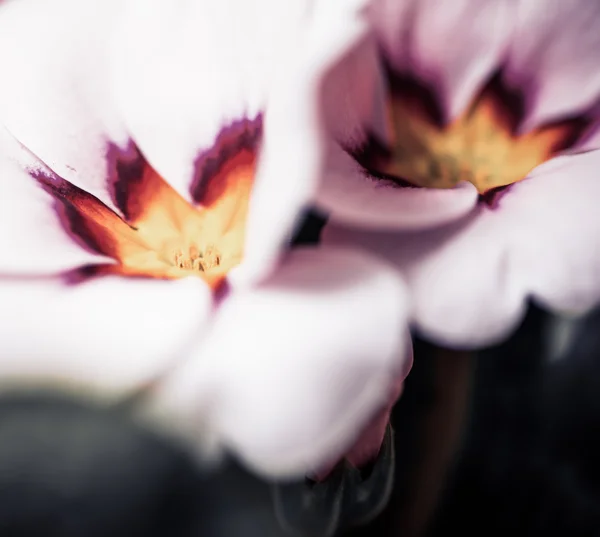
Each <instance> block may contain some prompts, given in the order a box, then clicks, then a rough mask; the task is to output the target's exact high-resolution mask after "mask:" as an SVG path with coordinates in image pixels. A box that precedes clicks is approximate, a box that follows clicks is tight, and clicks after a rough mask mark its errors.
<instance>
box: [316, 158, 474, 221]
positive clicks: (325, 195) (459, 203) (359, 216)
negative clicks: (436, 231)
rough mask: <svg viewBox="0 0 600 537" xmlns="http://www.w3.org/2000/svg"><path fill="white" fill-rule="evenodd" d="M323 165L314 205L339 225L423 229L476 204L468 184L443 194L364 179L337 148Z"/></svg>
mask: <svg viewBox="0 0 600 537" xmlns="http://www.w3.org/2000/svg"><path fill="white" fill-rule="evenodd" d="M329 159H330V160H329V163H328V167H327V168H326V170H325V176H324V178H323V182H322V185H321V188H320V190H319V192H318V195H317V203H318V205H319V206H320V207H321V208H322V209H324V210H325V211H327V212H328V213H330V214H331V221H332V222H337V223H339V224H341V225H348V226H360V227H363V228H366V229H373V230H377V229H426V228H429V227H435V226H439V225H441V224H446V223H448V222H452V221H454V220H457V219H458V218H461V217H462V216H464V215H466V214H468V213H469V212H470V211H471V210H473V208H474V207H475V205H476V204H477V200H478V193H477V189H476V188H475V187H474V186H473V185H472V184H471V183H462V184H460V185H458V186H457V187H455V188H452V189H448V190H442V189H430V188H410V187H402V186H397V185H394V184H392V183H391V182H389V181H384V180H381V179H377V178H374V177H371V176H369V175H368V174H367V173H366V171H364V170H362V169H361V167H360V165H359V164H357V162H356V161H355V160H354V157H352V156H350V155H349V154H348V153H346V152H345V151H342V150H341V149H340V148H338V149H337V151H336V152H335V154H334V153H333V151H332V153H330V156H329Z"/></svg>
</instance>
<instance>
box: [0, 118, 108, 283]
mask: <svg viewBox="0 0 600 537" xmlns="http://www.w3.org/2000/svg"><path fill="white" fill-rule="evenodd" d="M37 171H42V172H44V173H47V174H49V175H52V172H51V171H50V170H48V169H47V168H46V167H45V166H44V165H43V163H41V162H39V161H38V160H37V159H36V158H35V157H34V156H33V155H32V154H31V153H30V152H28V151H27V150H25V149H24V148H23V147H22V146H21V144H19V142H17V141H16V140H15V139H14V138H13V137H12V136H11V135H10V134H9V133H8V132H7V131H6V129H4V128H3V127H2V126H1V125H0V274H3V275H10V274H12V275H20V276H24V275H49V274H54V273H58V272H61V271H68V270H71V269H74V268H77V267H80V266H82V265H87V264H92V263H102V262H107V258H105V257H103V256H100V255H96V254H94V253H92V252H91V251H88V250H86V249H84V248H83V247H82V246H81V245H80V244H79V243H77V242H76V241H75V239H74V237H71V236H69V235H68V233H67V230H66V229H65V227H64V226H63V225H62V223H61V221H60V218H59V212H58V209H59V207H58V205H57V204H56V201H55V200H54V199H53V198H52V196H51V195H50V194H49V193H48V192H46V191H45V190H44V189H43V188H42V186H41V184H40V183H39V182H38V181H37V180H36V179H35V178H34V177H33V176H32V174H31V173H30V172H37Z"/></svg>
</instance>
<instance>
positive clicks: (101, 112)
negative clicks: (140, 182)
mask: <svg viewBox="0 0 600 537" xmlns="http://www.w3.org/2000/svg"><path fill="white" fill-rule="evenodd" d="M122 5H123V2H114V1H112V0H107V1H94V0H89V1H86V2H79V1H77V0H56V1H53V2H45V1H44V0H24V1H19V2H3V3H2V5H1V6H0V72H2V84H1V85H0V122H2V123H4V124H5V125H6V126H7V128H8V129H9V130H10V132H11V133H12V134H13V135H14V136H15V137H16V138H17V139H18V140H19V141H20V142H21V143H23V144H24V145H25V146H26V147H27V148H29V149H30V150H32V151H33V152H34V153H35V154H36V155H37V156H38V157H39V158H40V159H42V160H43V161H44V162H45V163H46V164H47V165H48V166H50V168H52V169H53V170H54V171H55V172H56V173H58V174H59V175H60V176H61V177H64V178H65V179H66V180H68V181H70V182H71V183H73V184H75V185H76V186H79V187H81V188H83V189H84V190H87V191H88V192H90V193H91V194H93V195H95V196H96V197H98V198H100V199H101V200H102V201H103V202H105V203H106V204H108V205H110V204H111V199H110V195H109V181H108V180H107V177H108V175H109V171H110V170H109V166H108V164H107V151H108V147H109V143H112V144H116V145H119V144H126V142H127V140H128V139H127V136H126V133H125V132H124V130H123V129H122V126H121V124H120V122H119V120H118V119H117V117H116V116H115V112H114V106H113V105H112V102H111V99H110V88H109V87H108V84H109V77H108V76H107V75H108V67H107V61H108V59H107V55H106V53H105V47H106V43H107V42H108V41H109V36H110V34H111V28H112V25H113V23H114V21H115V20H116V19H117V18H118V16H119V15H118V13H119V11H120V9H122Z"/></svg>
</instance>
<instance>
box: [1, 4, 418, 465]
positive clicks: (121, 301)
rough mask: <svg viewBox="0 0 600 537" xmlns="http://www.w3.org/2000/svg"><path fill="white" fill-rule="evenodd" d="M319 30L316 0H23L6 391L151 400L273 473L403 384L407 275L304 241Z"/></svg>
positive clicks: (11, 144)
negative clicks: (296, 238)
mask: <svg viewBox="0 0 600 537" xmlns="http://www.w3.org/2000/svg"><path fill="white" fill-rule="evenodd" d="M309 27H310V24H309V18H308V11H307V5H306V4H305V3H304V2H303V1H300V0H299V1H297V2H292V3H290V2H286V3H284V4H281V3H278V2H270V1H267V0H265V1H263V2H253V3H251V4H249V3H247V2H243V1H239V2H237V1H235V2H227V3H225V2H222V3H214V2H187V3H185V2H184V3H181V2H176V3H175V2H163V1H159V0H154V1H153V0H130V1H128V2H122V1H120V0H119V1H118V2H117V1H116V0H109V1H102V2H92V1H87V2H78V1H75V0H60V1H59V0H56V1H55V2H41V1H36V0H24V1H20V2H4V3H2V5H1V6H0V51H2V52H0V69H1V70H2V73H3V83H2V85H1V87H0V358H1V359H0V379H1V380H2V386H3V387H5V388H6V389H11V388H13V387H16V388H23V387H24V386H31V387H34V388H38V387H40V386H42V387H50V388H58V389H60V390H67V391H70V390H73V391H75V392H76V393H77V394H79V395H84V396H90V397H93V398H96V399H100V400H102V401H108V402H114V401H122V400H124V399H127V400H129V398H135V397H136V396H138V399H141V400H142V401H144V402H146V403H147V407H148V408H152V409H154V410H156V409H158V410H159V411H160V413H161V414H162V415H163V419H165V420H169V422H168V423H166V422H165V423H163V425H166V426H170V425H174V426H175V428H176V429H177V430H178V433H181V434H183V435H184V436H185V437H186V439H189V440H190V441H191V442H192V443H195V444H206V443H207V442H213V443H214V444H216V445H217V446H218V447H220V448H221V447H225V448H228V449H230V450H233V451H234V452H235V453H236V454H237V455H238V456H239V457H241V458H242V459H244V460H245V461H246V462H247V463H248V464H249V465H250V466H252V467H253V468H255V469H256V470H258V471H261V472H264V473H267V474H271V475H273V474H290V473H302V472H307V471H311V470H314V469H317V468H319V467H320V466H321V465H323V464H325V463H328V462H329V461H330V460H332V459H334V458H336V457H340V456H341V455H342V454H343V451H344V450H345V449H347V448H348V447H349V446H350V445H351V443H352V442H353V441H355V439H356V436H357V434H358V432H360V429H361V428H362V427H366V426H367V424H368V421H369V419H370V418H371V417H373V416H375V415H376V414H377V412H379V411H380V409H381V408H382V407H384V406H385V405H387V404H388V401H389V398H390V397H395V396H396V395H397V389H398V388H397V384H398V382H399V380H401V379H403V378H404V376H405V375H406V373H407V371H406V368H407V364H408V365H410V358H411V356H410V353H406V352H405V350H406V345H407V343H406V340H405V328H403V323H404V319H405V312H406V300H405V298H404V295H403V285H402V282H401V281H400V279H399V278H398V277H397V275H396V274H395V273H394V272H393V271H390V270H389V268H388V267H387V266H385V265H384V264H382V263H381V262H378V261H377V260H376V259H367V258H365V257H364V256H361V255H359V254H357V253H355V252H352V251H349V250H347V249H338V248H324V247H323V248H302V249H296V250H293V251H291V252H289V251H287V247H286V244H287V242H288V241H289V237H290V234H291V232H292V230H293V226H294V225H295V223H296V220H297V219H298V215H299V213H300V210H301V209H302V208H303V206H304V204H305V202H306V200H307V199H308V197H309V196H310V193H311V188H312V183H310V182H307V183H306V184H305V183H304V182H303V180H304V175H303V173H298V172H297V170H296V168H295V167H293V166H291V167H289V168H288V169H287V170H285V171H283V173H281V172H282V166H281V165H282V162H281V161H286V160H287V161H288V163H289V164H294V163H293V162H291V161H290V160H289V159H287V155H286V153H285V148H282V147H281V146H280V145H278V144H279V140H281V139H282V134H283V138H285V135H286V133H287V129H288V128H290V127H293V125H288V124H287V123H286V122H285V121H284V119H283V118H281V117H279V114H280V112H281V113H282V114H283V113H284V111H285V110H284V108H285V107H284V108H280V107H278V106H277V105H276V103H277V102H278V98H277V97H276V93H277V92H276V90H275V88H277V87H278V85H279V83H278V80H279V78H280V77H281V78H282V79H283V80H286V78H287V74H286V70H287V67H286V63H285V60H286V58H288V57H292V56H293V54H294V50H295V48H296V47H298V46H299V45H301V44H302V43H303V40H304V39H305V33H306V32H307V29H308V28H309ZM272 104H273V106H272ZM281 128H285V129H286V130H285V131H281V130H280V129H281ZM281 149H283V150H281ZM274 171H276V172H277V173H276V174H274V173H273V172H274ZM375 305H376V307H375ZM140 396H143V397H140Z"/></svg>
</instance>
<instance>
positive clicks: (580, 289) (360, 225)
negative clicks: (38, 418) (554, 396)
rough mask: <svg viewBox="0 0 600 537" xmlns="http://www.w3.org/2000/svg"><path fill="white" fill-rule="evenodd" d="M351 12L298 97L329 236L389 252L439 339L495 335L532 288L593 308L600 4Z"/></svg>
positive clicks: (597, 283) (388, 1) (484, 339)
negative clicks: (345, 37) (337, 43)
mask: <svg viewBox="0 0 600 537" xmlns="http://www.w3.org/2000/svg"><path fill="white" fill-rule="evenodd" d="M346 20H347V24H351V25H354V26H355V27H357V28H358V30H357V31H356V33H355V39H354V40H353V41H349V42H347V43H346V47H345V48H340V49H339V50H337V51H336V53H335V54H334V55H331V57H328V58H325V59H321V60H322V61H319V60H317V59H311V60H310V61H306V62H305V67H304V75H303V78H302V79H299V82H300V83H297V84H296V86H295V89H294V88H290V91H294V92H295V93H294V96H293V97H291V96H290V97H288V98H289V99H290V102H292V101H293V102H294V103H295V106H296V109H297V112H296V114H297V115H298V116H304V117H306V118H308V119H307V120H306V121H305V124H304V127H303V128H301V129H298V132H299V134H298V137H299V139H300V137H302V138H301V139H302V140H303V141H305V140H307V139H309V140H312V144H306V143H305V144H304V146H302V145H300V144H298V151H304V153H305V154H306V155H307V158H310V159H313V158H315V159H318V161H319V162H320V164H321V169H320V170H319V179H320V180H321V190H320V193H319V195H318V197H317V204H318V205H319V206H320V207H321V208H322V209H324V210H325V211H326V212H327V213H328V214H329V217H330V218H329V226H328V227H327V228H326V229H325V232H324V237H323V240H324V243H325V244H345V245H348V244H351V245H361V246H363V247H364V248H366V249H368V250H371V251H374V252H377V253H379V254H380V255H382V256H384V257H385V258H387V259H388V260H390V261H391V262H392V263H393V264H395V265H396V266H397V267H398V268H399V269H400V271H401V273H402V274H403V276H404V278H405V280H406V282H407V284H408V285H409V288H410V291H411V293H412V296H413V308H414V310H413V319H414V323H415V325H416V327H417V328H418V329H419V330H421V331H422V332H424V333H425V334H426V335H428V336H430V337H432V338H434V339H436V340H437V341H439V342H440V343H443V344H448V345H457V346H467V347H468V346H477V345H482V344H487V343H490V342H493V341H497V340H499V339H501V338H502V337H504V336H505V335H506V334H507V332H508V331H510V330H511V329H512V328H513V327H514V326H515V324H516V323H517V322H518V320H519V319H520V318H521V316H522V314H523V312H524V309H525V306H526V303H527V300H528V299H529V298H532V299H533V300H535V301H537V302H539V303H541V304H543V305H544V306H547V307H550V308H552V309H555V310H559V311H562V312H572V313H577V312H582V311H585V310H587V309H589V308H590V307H592V306H593V305H595V304H596V303H597V302H598V300H599V299H600V238H599V237H600V211H598V207H597V204H598V202H597V200H598V199H600V129H599V125H600V123H599V120H600V3H599V2H597V1H589V0H577V1H573V2H561V1H558V0H546V1H543V0H485V1H481V0H459V1H456V2H447V1H443V0H372V1H370V2H368V1H367V2H362V5H358V6H357V5H355V6H353V7H352V8H349V9H348V10H347V11H346ZM308 133H311V135H310V136H309V134H308ZM290 144H291V142H290ZM315 166H316V165H314V164H311V166H308V167H307V168H308V169H309V170H312V169H314V168H315Z"/></svg>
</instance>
